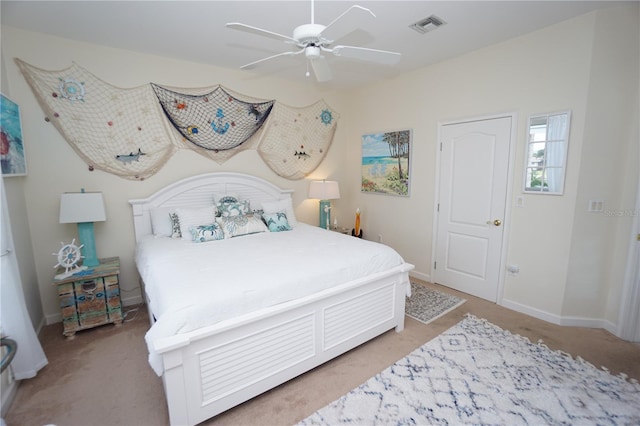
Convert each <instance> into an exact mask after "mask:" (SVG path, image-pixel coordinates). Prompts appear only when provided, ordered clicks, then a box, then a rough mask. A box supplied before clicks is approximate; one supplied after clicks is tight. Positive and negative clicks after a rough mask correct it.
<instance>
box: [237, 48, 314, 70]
mask: <svg viewBox="0 0 640 426" xmlns="http://www.w3.org/2000/svg"><path fill="white" fill-rule="evenodd" d="M302 52H304V50H300V51H298V52H283V53H278V54H277V55H273V56H269V57H266V58H262V59H258V60H257V61H253V62H250V63H248V64H245V65H243V66H241V67H240V69H243V70H250V69H252V68H255V66H256V65H258V64H259V63H261V62H265V61H269V60H271V59H274V58H279V57H281V56H295V55H299V54H301V53H302Z"/></svg>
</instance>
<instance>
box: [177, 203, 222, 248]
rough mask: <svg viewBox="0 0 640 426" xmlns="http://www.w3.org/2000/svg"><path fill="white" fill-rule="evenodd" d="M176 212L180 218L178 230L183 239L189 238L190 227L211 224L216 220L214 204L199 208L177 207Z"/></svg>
mask: <svg viewBox="0 0 640 426" xmlns="http://www.w3.org/2000/svg"><path fill="white" fill-rule="evenodd" d="M176 214H177V215H178V217H179V218H180V232H181V233H182V239H183V240H191V227H192V226H198V225H211V224H212V223H214V222H215V221H216V208H215V206H209V207H200V208H183V207H178V208H177V209H176Z"/></svg>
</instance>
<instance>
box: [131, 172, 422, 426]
mask: <svg viewBox="0 0 640 426" xmlns="http://www.w3.org/2000/svg"><path fill="white" fill-rule="evenodd" d="M227 194H234V195H236V196H237V197H238V198H239V199H242V200H250V203H251V209H261V208H262V207H263V204H264V206H268V205H271V206H273V204H274V203H275V204H282V205H286V206H288V208H287V213H288V214H287V216H288V217H290V216H293V217H291V220H290V222H291V224H292V225H293V229H292V230H290V231H284V232H262V233H255V234H250V235H244V236H240V237H234V238H230V239H224V240H220V241H211V242H205V243H194V242H192V241H189V240H179V239H175V238H170V237H167V236H157V235H154V228H153V227H152V222H153V220H155V221H157V217H158V215H157V213H158V212H163V213H164V212H166V211H167V210H169V211H171V210H174V209H176V208H184V207H187V206H188V207H190V208H197V207H205V206H211V205H213V202H214V199H217V198H218V197H221V196H223V195H227ZM130 204H131V205H132V208H133V217H134V227H135V233H136V241H137V248H136V265H137V267H138V271H139V273H140V277H141V283H142V284H143V288H144V289H145V300H146V302H147V306H148V308H149V314H150V320H151V324H152V326H151V329H150V330H149V332H148V333H147V336H146V339H147V343H148V346H149V349H150V357H149V360H150V364H151V366H152V367H153V368H154V370H155V371H156V372H157V373H158V374H160V375H162V378H163V383H164V388H165V394H166V398H167V405H168V408H169V416H170V421H171V424H174V425H182V424H190V425H192V424H197V423H200V422H202V421H204V420H206V419H208V418H210V417H213V416H215V415H217V414H219V413H221V412H223V411H225V410H227V409H229V408H231V407H233V406H235V405H238V404H240V403H242V402H244V401H246V400H248V399H250V398H252V397H254V396H256V395H258V394H260V393H262V392H264V391H266V390H269V389H271V388H273V387H275V386H277V385H279V384H281V383H284V382H285V381H287V380H289V379H291V378H293V377H296V376H297V375H300V374H302V373H304V372H306V371H308V370H310V369H312V368H314V367H316V366H318V365H320V364H322V363H324V362H326V361H328V360H330V359H332V358H334V357H336V356H338V355H340V354H342V353H344V352H346V351H348V350H350V349H352V348H354V347H355V346H358V345H360V344H362V343H364V342H366V341H367V340H369V339H371V338H373V337H375V336H377V335H379V334H381V333H383V332H385V331H387V330H389V329H392V328H395V329H396V331H398V332H399V331H402V329H403V328H404V303H405V296H406V295H407V294H408V292H409V291H410V286H409V280H408V272H409V271H410V270H411V269H412V268H413V266H412V265H410V264H407V263H405V262H404V261H403V260H402V258H401V257H400V256H399V255H398V254H397V253H396V252H395V251H393V250H391V249H390V248H388V247H385V246H382V245H380V244H377V243H372V242H369V241H363V240H360V239H358V238H353V237H350V236H346V235H343V234H340V233H337V232H332V231H326V230H323V229H320V228H317V227H313V226H310V225H306V224H303V223H297V221H296V220H295V215H294V213H293V211H292V207H291V191H289V190H281V189H279V188H277V187H276V186H274V185H273V184H271V183H269V182H267V181H265V180H262V179H259V178H256V177H253V176H249V175H244V174H239V173H210V174H205V175H200V176H194V177H191V178H187V179H184V180H182V181H179V182H176V183H174V184H172V185H170V186H168V187H166V188H164V189H162V190H160V191H158V192H156V193H155V194H153V195H152V196H151V197H149V198H146V199H138V200H130ZM152 218H153V220H152ZM156 234H158V232H157V231H156ZM234 262H235V263H234ZM238 262H239V263H238ZM332 265H333V267H331V266H332Z"/></svg>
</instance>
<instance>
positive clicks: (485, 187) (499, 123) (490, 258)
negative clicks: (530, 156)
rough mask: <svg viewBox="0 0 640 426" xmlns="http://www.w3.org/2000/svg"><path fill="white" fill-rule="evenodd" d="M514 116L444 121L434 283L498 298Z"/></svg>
mask: <svg viewBox="0 0 640 426" xmlns="http://www.w3.org/2000/svg"><path fill="white" fill-rule="evenodd" d="M511 125H512V117H510V116H509V117H500V118H493V119H487V120H479V121H471V122H464V123H455V124H447V125H442V126H441V127H440V136H441V140H440V141H441V147H440V150H441V153H440V174H439V199H438V206H437V210H438V211H437V219H436V220H437V228H436V243H435V259H434V266H433V270H432V271H433V274H432V276H433V282H436V283H439V284H443V285H445V286H448V287H451V288H454V289H456V290H459V291H463V292H465V293H469V294H472V295H474V296H478V297H481V298H483V299H487V300H490V301H492V302H496V301H497V297H498V287H499V278H500V271H501V258H502V244H503V243H502V241H503V233H504V221H505V211H506V196H507V184H508V182H507V178H508V170H509V148H510V144H511Z"/></svg>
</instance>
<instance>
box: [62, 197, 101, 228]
mask: <svg viewBox="0 0 640 426" xmlns="http://www.w3.org/2000/svg"><path fill="white" fill-rule="evenodd" d="M105 220H107V214H106V213H105V211H104V199H103V198H102V192H65V193H64V194H62V195H61V196H60V223H82V222H103V221H105Z"/></svg>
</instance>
